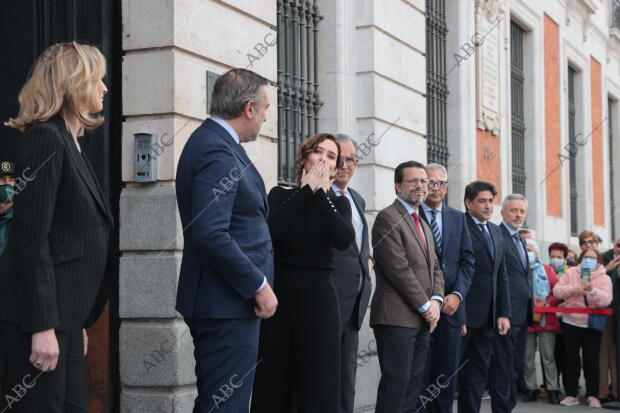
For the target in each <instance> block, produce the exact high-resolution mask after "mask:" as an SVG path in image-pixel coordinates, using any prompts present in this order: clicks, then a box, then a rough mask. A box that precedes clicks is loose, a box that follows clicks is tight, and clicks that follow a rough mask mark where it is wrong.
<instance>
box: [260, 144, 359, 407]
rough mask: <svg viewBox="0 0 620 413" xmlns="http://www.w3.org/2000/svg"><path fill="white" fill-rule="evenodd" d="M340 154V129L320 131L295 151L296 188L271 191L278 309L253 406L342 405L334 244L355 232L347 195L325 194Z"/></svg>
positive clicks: (263, 348)
mask: <svg viewBox="0 0 620 413" xmlns="http://www.w3.org/2000/svg"><path fill="white" fill-rule="evenodd" d="M340 162H341V160H340V149H339V146H338V144H337V143H336V139H335V138H334V136H332V135H330V134H326V133H322V134H319V135H315V136H313V137H312V138H310V139H308V140H307V141H306V142H304V143H303V144H302V145H301V148H300V153H299V155H298V157H297V167H298V178H297V182H298V184H299V186H298V188H294V189H286V188H282V187H275V188H273V189H272V190H271V192H270V193H269V219H268V224H269V231H270V233H271V239H272V241H273V246H274V250H275V256H274V261H275V280H274V284H275V287H274V291H275V294H276V296H277V297H278V311H277V312H276V314H275V315H274V316H273V317H271V318H270V319H268V320H264V321H263V322H262V325H261V332H260V343H259V354H258V360H261V361H260V362H259V363H260V364H259V365H258V366H257V369H256V378H255V380H254V391H253V395H252V412H253V413H272V412H291V411H292V412H295V411H297V412H300V413H314V412H321V413H337V412H338V410H339V394H340V391H339V371H340V361H339V360H340V359H339V357H340V314H339V308H338V300H337V296H336V289H335V287H334V284H333V282H332V279H331V277H332V271H333V262H332V261H333V260H332V252H331V248H334V247H335V248H337V249H340V250H344V249H346V248H348V247H349V245H351V243H352V242H353V240H354V239H355V232H354V231H353V227H352V224H351V207H350V204H349V201H348V200H347V199H346V198H345V197H336V198H334V199H332V198H331V197H329V196H328V195H327V191H328V190H329V188H330V186H331V183H332V181H333V179H332V177H333V176H334V174H335V172H336V168H337V167H339V166H340ZM293 395H294V397H293ZM293 400H295V402H294V403H293ZM295 406H296V407H295Z"/></svg>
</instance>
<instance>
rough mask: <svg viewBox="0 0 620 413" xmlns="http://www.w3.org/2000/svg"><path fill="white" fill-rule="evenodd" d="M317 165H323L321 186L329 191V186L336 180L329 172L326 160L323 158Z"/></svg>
mask: <svg viewBox="0 0 620 413" xmlns="http://www.w3.org/2000/svg"><path fill="white" fill-rule="evenodd" d="M317 165H321V170H322V172H321V188H323V191H325V192H326V193H327V191H329V187H330V186H332V182H334V180H333V179H332V177H331V174H330V173H329V166H327V162H325V161H324V160H321V161H320V162H319V163H318V164H317Z"/></svg>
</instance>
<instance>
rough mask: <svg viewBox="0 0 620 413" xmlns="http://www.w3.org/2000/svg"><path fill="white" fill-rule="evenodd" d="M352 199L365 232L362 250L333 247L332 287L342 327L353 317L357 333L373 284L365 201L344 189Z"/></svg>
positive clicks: (352, 190)
mask: <svg viewBox="0 0 620 413" xmlns="http://www.w3.org/2000/svg"><path fill="white" fill-rule="evenodd" d="M347 190H348V191H349V193H350V194H351V198H353V203H354V204H355V207H356V208H357V212H358V213H359V214H360V216H361V218H362V224H363V225H364V229H363V232H362V249H361V251H360V249H359V248H358V247H357V242H355V241H353V242H352V243H351V245H350V246H349V247H348V248H347V249H345V250H343V251H340V250H337V249H335V248H333V252H334V284H335V285H336V291H337V292H338V301H339V303H340V316H341V320H342V324H343V325H344V324H345V323H347V322H348V321H349V320H350V319H351V317H353V318H354V321H353V322H354V326H355V328H356V329H358V330H360V329H361V328H362V323H363V321H364V316H365V315H366V310H367V309H368V303H369V302H370V294H371V291H372V281H371V279H370V274H369V273H368V259H369V258H370V248H369V247H368V224H367V223H366V217H365V216H364V211H365V210H366V201H364V198H362V196H361V195H360V194H359V193H358V192H357V191H355V190H354V189H352V188H351V187H349V188H347ZM329 192H330V195H332V196H337V195H336V194H335V193H334V191H333V189H330V190H329Z"/></svg>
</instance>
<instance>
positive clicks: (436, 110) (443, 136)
mask: <svg viewBox="0 0 620 413" xmlns="http://www.w3.org/2000/svg"><path fill="white" fill-rule="evenodd" d="M446 33H448V29H447V27H446V2H445V0H426V151H427V154H426V157H427V161H428V163H439V164H441V165H444V166H447V164H448V136H447V126H446V112H447V98H448V86H447V83H446Z"/></svg>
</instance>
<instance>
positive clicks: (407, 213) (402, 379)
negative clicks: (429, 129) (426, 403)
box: [370, 161, 443, 413]
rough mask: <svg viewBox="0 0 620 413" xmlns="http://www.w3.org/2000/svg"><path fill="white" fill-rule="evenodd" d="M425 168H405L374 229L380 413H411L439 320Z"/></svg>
mask: <svg viewBox="0 0 620 413" xmlns="http://www.w3.org/2000/svg"><path fill="white" fill-rule="evenodd" d="M427 185H428V177H427V174H426V170H425V169H424V165H422V164H421V163H419V162H415V161H408V162H404V163H401V164H400V165H398V166H397V167H396V171H395V172H394V186H395V189H396V195H397V198H396V200H395V201H394V203H393V204H392V205H390V206H388V207H387V208H385V209H383V210H382V211H381V212H379V214H378V215H377V218H376V219H375V224H374V226H373V228H372V241H373V245H374V257H375V275H376V277H377V289H376V291H375V295H374V297H373V299H372V306H371V309H370V326H371V327H372V328H373V329H374V333H375V339H376V341H377V352H378V355H379V366H380V367H381V380H380V381H379V390H378V392H377V405H376V408H375V412H376V413H404V412H413V411H414V409H415V406H416V401H417V397H418V393H419V392H420V388H421V385H422V373H423V370H424V363H425V360H426V353H427V350H428V343H429V335H430V334H429V333H432V332H433V330H434V329H435V327H437V322H438V321H439V316H440V308H441V305H442V303H443V274H442V272H441V268H440V265H439V261H438V260H437V255H436V254H435V243H434V241H433V234H432V232H431V229H430V228H429V227H428V225H426V223H425V222H424V221H422V220H421V219H420V216H419V206H420V204H421V203H422V202H424V200H425V199H426V195H427V193H428V189H427V188H428V186H427Z"/></svg>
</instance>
